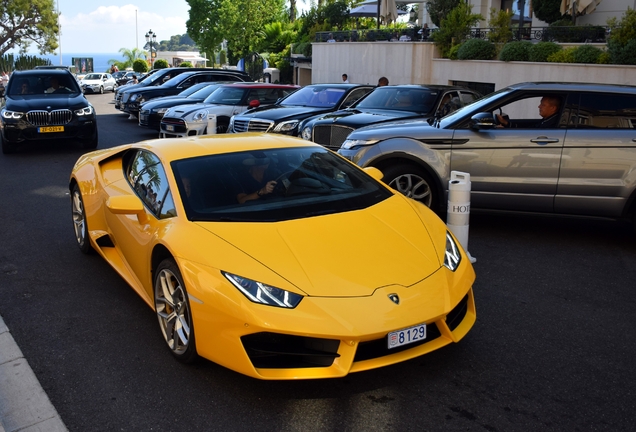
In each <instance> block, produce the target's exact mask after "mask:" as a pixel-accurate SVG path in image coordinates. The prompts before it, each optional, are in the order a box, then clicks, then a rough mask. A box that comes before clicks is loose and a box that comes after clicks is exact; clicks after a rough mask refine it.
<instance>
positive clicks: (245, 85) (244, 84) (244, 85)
mask: <svg viewBox="0 0 636 432" xmlns="http://www.w3.org/2000/svg"><path fill="white" fill-rule="evenodd" d="M224 87H241V88H265V89H276V88H281V89H289V88H300V86H297V85H293V84H268V83H250V82H240V83H231V84H225V85H224Z"/></svg>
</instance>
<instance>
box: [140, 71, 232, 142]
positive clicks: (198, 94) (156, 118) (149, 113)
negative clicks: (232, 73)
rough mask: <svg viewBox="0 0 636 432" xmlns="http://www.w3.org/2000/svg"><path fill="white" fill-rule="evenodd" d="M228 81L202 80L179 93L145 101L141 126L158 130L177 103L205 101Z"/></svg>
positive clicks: (141, 115)
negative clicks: (166, 114) (166, 113)
mask: <svg viewBox="0 0 636 432" xmlns="http://www.w3.org/2000/svg"><path fill="white" fill-rule="evenodd" d="M228 82H230V81H223V82H202V83H199V84H195V85H193V86H191V87H188V88H187V89H185V90H183V91H182V92H180V93H179V94H176V95H172V96H163V97H158V98H155V99H151V100H149V101H147V102H144V103H142V104H141V107H140V108H139V126H143V127H147V128H151V129H156V130H157V131H158V130H159V129H160V127H159V126H160V124H161V119H162V118H163V116H164V114H165V112H166V111H167V110H168V109H169V108H172V107H174V106H177V105H183V104H195V103H198V102H203V101H204V100H205V98H207V97H208V96H210V94H212V92H213V91H214V90H216V89H217V88H219V86H220V85H222V84H225V83H228Z"/></svg>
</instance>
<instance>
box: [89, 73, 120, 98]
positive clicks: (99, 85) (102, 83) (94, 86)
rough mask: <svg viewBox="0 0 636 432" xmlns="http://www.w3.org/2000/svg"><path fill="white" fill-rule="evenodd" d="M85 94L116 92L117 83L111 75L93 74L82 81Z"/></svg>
mask: <svg viewBox="0 0 636 432" xmlns="http://www.w3.org/2000/svg"><path fill="white" fill-rule="evenodd" d="M80 85H81V87H82V90H83V91H84V93H86V92H89V93H102V94H103V93H104V91H112V92H114V91H115V90H116V89H117V81H115V78H113V76H112V75H111V74H109V73H96V72H91V73H89V74H86V75H85V76H84V78H82V80H81V81H80Z"/></svg>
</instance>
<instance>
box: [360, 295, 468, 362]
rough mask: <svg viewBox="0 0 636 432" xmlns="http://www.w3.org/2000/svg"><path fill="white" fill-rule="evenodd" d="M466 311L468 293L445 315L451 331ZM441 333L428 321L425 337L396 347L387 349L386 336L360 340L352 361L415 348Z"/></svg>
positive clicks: (462, 318) (461, 319)
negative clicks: (365, 340) (364, 340)
mask: <svg viewBox="0 0 636 432" xmlns="http://www.w3.org/2000/svg"><path fill="white" fill-rule="evenodd" d="M467 311H468V295H466V296H465V297H464V298H463V299H462V300H461V301H460V302H459V303H458V304H457V306H455V307H454V308H453V310H451V311H450V312H449V313H448V315H446V319H445V321H446V325H447V326H448V327H449V329H450V330H451V331H453V330H455V329H456V328H457V326H458V325H459V324H460V323H461V322H462V321H463V320H464V317H465V316H466V312H467ZM441 335H442V334H441V332H440V331H439V329H438V328H437V325H436V324H435V323H430V324H428V325H427V326H426V339H422V340H420V341H419V342H415V343H412V344H408V345H403V346H401V347H398V348H393V349H389V348H388V343H387V338H386V337H384V338H382V339H376V340H372V341H367V342H361V343H360V344H359V346H358V350H357V351H356V356H355V358H354V359H353V361H354V362H359V361H364V360H370V359H374V358H378V357H383V356H386V355H390V354H395V353H398V352H400V351H406V350H409V349H412V348H415V347H417V346H420V345H424V344H425V343H428V342H430V341H432V340H435V339H437V338H438V337H440V336H441Z"/></svg>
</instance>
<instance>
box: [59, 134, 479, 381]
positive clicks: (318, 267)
mask: <svg viewBox="0 0 636 432" xmlns="http://www.w3.org/2000/svg"><path fill="white" fill-rule="evenodd" d="M381 177H382V173H380V171H378V170H377V169H376V168H367V169H365V170H362V169H360V168H358V167H357V166H355V165H354V164H352V163H350V162H348V161H347V160H345V159H344V158H342V157H341V156H339V155H337V154H335V153H333V152H331V151H329V150H327V149H325V148H324V147H322V146H320V145H317V144H313V143H309V142H307V141H303V140H301V139H299V138H292V137H287V136H284V135H276V134H228V135H221V136H214V135H212V136H202V137H197V138H179V139H172V140H151V141H144V142H140V143H137V144H130V145H124V146H119V147H115V148H111V149H107V150H99V151H95V152H91V153H87V154H85V155H83V156H82V157H80V158H79V160H78V161H77V163H76V164H75V167H74V168H73V172H72V174H71V178H70V183H69V188H70V191H71V207H72V213H73V223H74V227H75V235H76V239H77V244H78V245H79V248H80V249H81V251H82V252H84V253H90V252H91V251H93V250H95V251H97V252H98V253H99V254H100V255H101V256H102V257H103V258H104V259H106V261H108V263H109V264H110V265H111V266H112V267H113V268H114V269H115V270H116V271H117V272H118V273H119V274H120V275H121V276H122V277H123V278H124V279H125V280H126V282H128V283H129V284H130V285H131V286H132V287H133V288H134V289H135V291H136V292H137V293H138V294H139V295H140V296H141V298H143V299H144V301H145V302H146V303H148V305H149V306H151V307H152V308H154V309H155V311H156V313H157V318H158V321H159V328H160V329H161V333H162V335H163V337H164V339H165V341H166V342H167V344H168V347H169V348H170V351H171V352H172V354H173V355H174V356H175V357H176V358H177V359H179V360H181V361H184V362H191V361H193V360H195V359H196V358H197V357H199V356H201V357H204V358H206V359H209V360H211V361H213V362H216V363H218V364H220V365H223V366H225V367H227V368H229V369H232V370H234V371H237V372H240V373H243V374H245V375H249V376H252V377H255V378H261V379H305V378H331V377H342V376H345V375H347V374H348V373H349V372H358V371H363V370H368V369H373V368H377V367H381V366H385V365H390V364H394V363H397V362H401V361H404V360H407V359H411V358H414V357H417V356H420V355H422V354H426V353H428V352H430V351H433V350H435V349H437V348H440V347H442V346H444V345H447V344H449V343H451V342H457V341H459V340H460V339H461V338H463V337H464V336H465V335H466V333H468V331H469V330H470V328H471V327H472V326H473V324H474V323H475V317H476V315H475V302H474V298H473V290H472V284H473V282H474V280H475V273H474V271H473V268H472V265H471V264H470V261H469V259H468V258H467V255H466V254H465V252H464V250H463V249H462V248H461V246H460V245H459V243H458V241H457V240H456V239H455V238H454V237H453V235H452V234H451V233H450V232H449V230H448V229H447V228H446V226H445V225H444V223H443V222H442V221H441V220H440V219H439V218H438V217H437V216H436V215H435V214H434V213H433V212H431V211H430V210H429V209H428V208H427V207H425V206H424V205H422V204H420V203H418V202H417V201H414V200H411V199H409V198H406V197H405V196H403V195H402V194H400V193H397V192H395V191H393V190H392V189H390V188H389V187H388V186H386V185H385V184H384V183H382V182H380V181H379V179H380V178H381Z"/></svg>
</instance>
